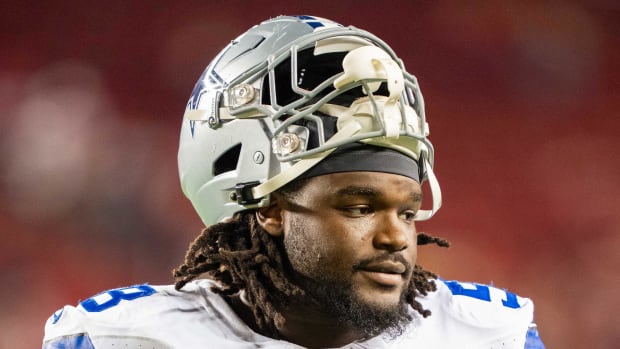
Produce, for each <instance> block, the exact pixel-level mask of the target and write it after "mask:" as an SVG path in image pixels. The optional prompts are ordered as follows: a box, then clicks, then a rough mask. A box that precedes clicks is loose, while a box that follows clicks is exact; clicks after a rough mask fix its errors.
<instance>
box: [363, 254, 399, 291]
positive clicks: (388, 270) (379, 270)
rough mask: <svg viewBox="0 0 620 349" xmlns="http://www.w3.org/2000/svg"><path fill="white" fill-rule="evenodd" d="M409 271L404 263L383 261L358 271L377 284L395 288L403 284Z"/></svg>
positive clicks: (365, 265) (369, 264) (368, 264)
mask: <svg viewBox="0 0 620 349" xmlns="http://www.w3.org/2000/svg"><path fill="white" fill-rule="evenodd" d="M407 269H408V268H407V266H406V265H405V264H403V263H400V262H395V261H391V260H383V261H376V262H370V263H367V264H364V265H363V266H360V267H359V269H358V271H359V272H360V273H361V274H362V275H364V276H365V277H366V278H368V279H370V280H372V281H374V282H376V283H377V284H380V285H382V286H390V287H393V286H398V285H400V284H402V282H403V280H404V274H405V272H406V271H407Z"/></svg>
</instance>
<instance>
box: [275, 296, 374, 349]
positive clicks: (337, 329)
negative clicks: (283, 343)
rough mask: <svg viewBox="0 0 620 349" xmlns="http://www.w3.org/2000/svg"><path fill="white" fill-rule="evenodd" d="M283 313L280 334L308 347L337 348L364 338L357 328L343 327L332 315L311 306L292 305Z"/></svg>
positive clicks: (288, 339) (290, 340)
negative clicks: (283, 320)
mask: <svg viewBox="0 0 620 349" xmlns="http://www.w3.org/2000/svg"><path fill="white" fill-rule="evenodd" d="M283 315H284V319H285V322H284V324H283V325H282V326H281V328H279V329H278V330H279V332H280V334H281V335H282V336H283V337H284V338H285V339H286V340H287V341H289V342H292V343H295V344H298V345H301V346H303V347H306V348H335V347H341V346H344V345H346V344H349V343H352V342H355V341H357V340H362V339H364V338H363V335H362V334H361V333H360V332H359V331H357V330H356V329H353V328H348V327H343V326H342V324H339V323H337V322H336V321H335V319H334V318H333V317H332V316H329V315H327V314H324V313H321V312H318V311H317V310H316V309H315V308H312V307H309V306H304V305H297V306H291V307H289V308H288V309H287V310H286V311H285V312H284V314H283Z"/></svg>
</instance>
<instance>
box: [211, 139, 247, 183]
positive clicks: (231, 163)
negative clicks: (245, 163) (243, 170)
mask: <svg viewBox="0 0 620 349" xmlns="http://www.w3.org/2000/svg"><path fill="white" fill-rule="evenodd" d="M240 155H241V143H239V144H237V145H235V146H233V147H232V148H230V149H228V150H227V151H226V152H225V153H224V154H222V155H220V157H218V158H217V160H215V163H214V164H213V176H217V175H219V174H221V173H224V172H230V171H234V170H235V169H236V168H237V163H238V162H239V156H240Z"/></svg>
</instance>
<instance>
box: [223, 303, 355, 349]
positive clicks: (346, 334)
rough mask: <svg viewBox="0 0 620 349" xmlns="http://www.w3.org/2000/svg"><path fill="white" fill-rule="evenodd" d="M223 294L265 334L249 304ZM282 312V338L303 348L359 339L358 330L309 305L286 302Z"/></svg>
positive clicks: (280, 331) (253, 325)
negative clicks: (286, 305)
mask: <svg viewBox="0 0 620 349" xmlns="http://www.w3.org/2000/svg"><path fill="white" fill-rule="evenodd" d="M226 298H227V302H228V304H229V305H230V306H231V307H232V309H233V310H234V312H235V313H236V314H237V316H239V317H240V318H241V319H242V320H243V321H244V322H245V323H246V324H247V325H248V326H249V327H250V328H251V329H252V330H253V331H255V332H256V333H259V334H262V335H265V336H269V334H266V333H263V331H261V330H260V329H259V328H258V326H257V325H256V320H255V319H254V315H253V313H252V310H251V308H250V307H249V306H248V305H247V304H245V303H244V302H242V301H241V299H240V297H239V296H238V295H236V296H233V297H226ZM282 315H283V316H284V319H285V320H284V323H283V324H282V325H281V326H279V327H278V332H279V334H280V336H281V337H282V339H284V340H286V341H288V342H291V343H294V344H297V345H300V346H303V347H305V348H309V349H314V348H337V347H341V346H344V345H346V344H349V343H352V342H355V341H357V340H361V339H363V335H362V334H361V333H360V332H359V331H357V330H355V329H352V328H346V327H345V328H343V327H342V325H341V324H338V323H337V322H336V321H335V320H334V318H333V317H331V316H328V315H326V314H324V313H322V312H319V311H317V310H316V309H315V308H314V307H312V306H309V305H300V304H296V305H293V306H290V307H288V308H287V310H286V311H284V312H283V314H282Z"/></svg>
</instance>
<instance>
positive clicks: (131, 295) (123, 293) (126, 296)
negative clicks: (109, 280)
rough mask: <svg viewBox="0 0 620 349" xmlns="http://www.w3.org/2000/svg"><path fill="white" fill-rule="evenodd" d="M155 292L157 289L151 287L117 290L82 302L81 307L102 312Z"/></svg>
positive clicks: (139, 286)
mask: <svg viewBox="0 0 620 349" xmlns="http://www.w3.org/2000/svg"><path fill="white" fill-rule="evenodd" d="M155 292H156V291H155V289H154V288H152V287H151V286H149V285H137V286H131V287H123V288H117V289H114V290H109V291H106V292H102V293H99V294H98V295H96V296H92V297H90V298H88V299H87V300H85V301H83V302H81V303H80V305H81V306H82V308H84V309H85V310H86V311H89V312H100V311H104V310H106V309H109V308H111V307H113V306H115V305H117V304H118V303H120V301H122V300H126V301H130V300H133V299H136V298H140V297H146V296H150V295H152V294H153V293H155Z"/></svg>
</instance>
